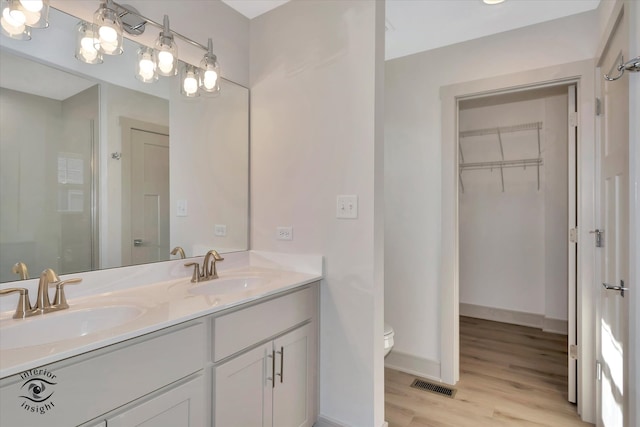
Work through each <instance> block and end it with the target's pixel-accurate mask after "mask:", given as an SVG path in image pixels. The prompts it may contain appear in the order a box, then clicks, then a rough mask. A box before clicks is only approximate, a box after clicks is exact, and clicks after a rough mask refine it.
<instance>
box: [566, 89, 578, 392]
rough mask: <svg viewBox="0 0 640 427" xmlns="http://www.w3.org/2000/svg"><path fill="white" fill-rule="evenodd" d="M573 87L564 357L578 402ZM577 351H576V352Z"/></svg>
mask: <svg viewBox="0 0 640 427" xmlns="http://www.w3.org/2000/svg"><path fill="white" fill-rule="evenodd" d="M576 89H577V88H576V85H571V86H569V88H568V91H569V93H568V96H569V97H568V101H569V102H568V107H569V111H568V115H567V117H569V123H568V125H569V126H568V132H569V134H568V138H567V143H568V160H569V164H568V180H567V182H568V187H569V188H568V191H567V194H568V195H569V204H568V213H569V215H568V225H569V230H573V231H572V232H570V233H569V245H568V248H569V253H568V257H567V260H568V269H567V273H568V274H567V277H568V279H569V283H568V290H569V292H568V303H569V307H568V311H567V313H568V314H567V319H568V331H567V345H568V349H567V355H568V356H567V357H568V372H567V387H568V390H567V391H568V400H569V402H571V403H576V402H577V401H578V361H577V359H576V355H575V354H574V351H573V350H572V348H575V349H577V345H578V329H577V316H576V303H577V295H578V279H577V276H578V271H577V265H578V264H577V262H578V261H577V260H578V243H577V238H576V236H577V231H576V230H577V227H578V209H577V206H578V204H577V200H576V198H577V193H578V189H577V182H578V175H577V159H578V158H577V150H578V120H577V117H578V102H577V93H576ZM576 351H577V350H576Z"/></svg>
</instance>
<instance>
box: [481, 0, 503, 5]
mask: <svg viewBox="0 0 640 427" xmlns="http://www.w3.org/2000/svg"><path fill="white" fill-rule="evenodd" d="M482 1H483V2H484V3H485V4H500V3H502V2H504V0H482Z"/></svg>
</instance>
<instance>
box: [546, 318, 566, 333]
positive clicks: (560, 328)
mask: <svg viewBox="0 0 640 427" xmlns="http://www.w3.org/2000/svg"><path fill="white" fill-rule="evenodd" d="M542 330H543V331H545V332H551V333H554V334H560V335H567V331H568V330H569V322H568V321H566V320H561V319H552V318H550V317H545V318H544V319H542Z"/></svg>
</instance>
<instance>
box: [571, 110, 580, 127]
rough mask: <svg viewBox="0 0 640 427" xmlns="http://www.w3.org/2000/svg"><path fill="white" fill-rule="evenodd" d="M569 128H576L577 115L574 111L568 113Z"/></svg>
mask: <svg viewBox="0 0 640 427" xmlns="http://www.w3.org/2000/svg"><path fill="white" fill-rule="evenodd" d="M569 126H573V127H578V113H577V112H575V111H572V112H570V113H569Z"/></svg>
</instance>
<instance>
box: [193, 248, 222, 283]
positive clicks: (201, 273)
mask: <svg viewBox="0 0 640 427" xmlns="http://www.w3.org/2000/svg"><path fill="white" fill-rule="evenodd" d="M217 261H224V258H222V257H221V256H220V254H219V253H218V251H215V250H213V249H212V250H210V251H209V252H207V254H206V255H205V256H204V261H203V262H202V269H200V265H199V264H198V263H197V262H189V263H187V264H185V265H184V266H185V267H193V275H192V276H191V282H192V283H198V282H202V281H205V280H212V279H217V278H218V269H217V268H216V262H217Z"/></svg>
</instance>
